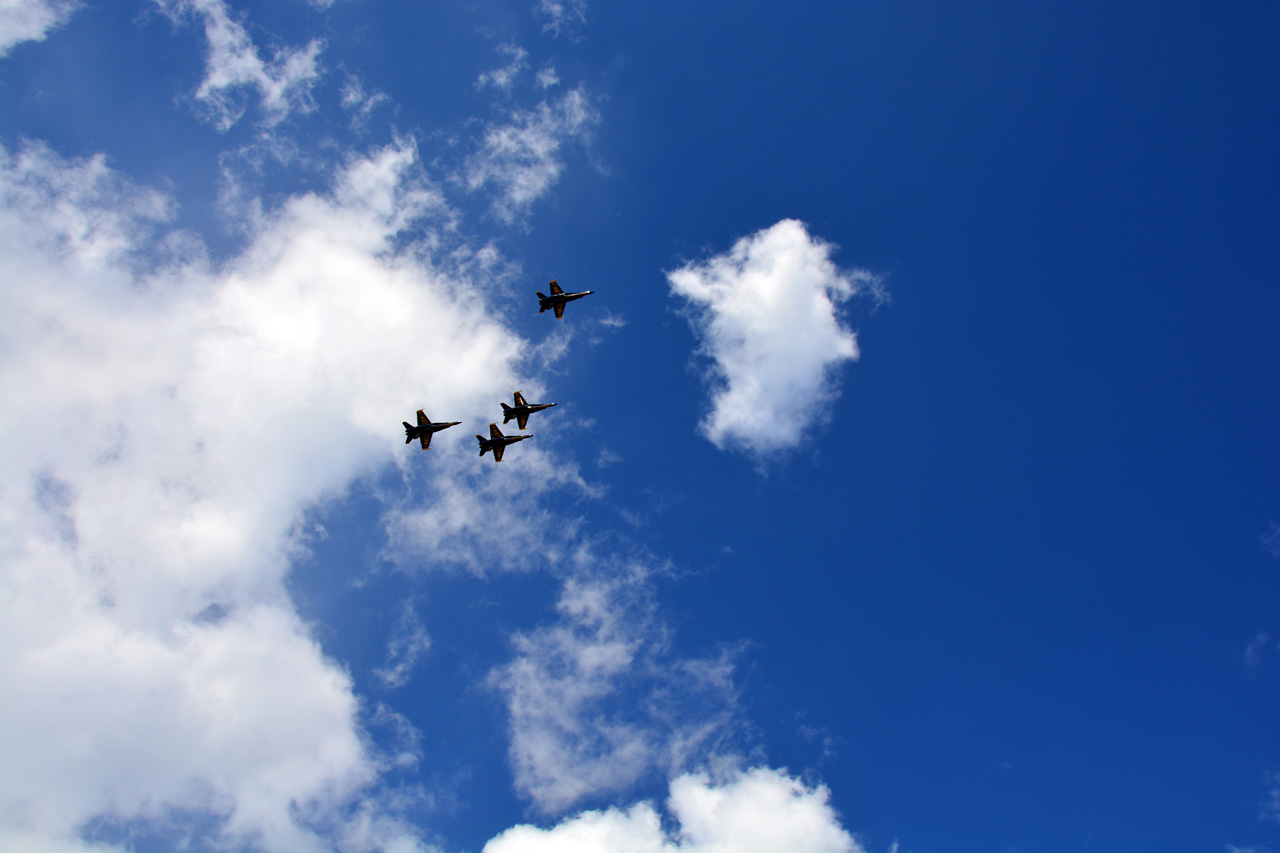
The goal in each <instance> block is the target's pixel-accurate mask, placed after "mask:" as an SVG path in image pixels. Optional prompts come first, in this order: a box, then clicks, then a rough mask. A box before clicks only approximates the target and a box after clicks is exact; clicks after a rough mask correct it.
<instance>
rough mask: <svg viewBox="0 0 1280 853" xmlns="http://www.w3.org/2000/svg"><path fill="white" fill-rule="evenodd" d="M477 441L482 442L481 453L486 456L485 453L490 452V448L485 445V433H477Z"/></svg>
mask: <svg viewBox="0 0 1280 853" xmlns="http://www.w3.org/2000/svg"><path fill="white" fill-rule="evenodd" d="M476 441H478V442H480V455H481V456H484V455H485V453H486V452H488V450H489V448H487V447H485V446H484V436H483V435H477V436H476Z"/></svg>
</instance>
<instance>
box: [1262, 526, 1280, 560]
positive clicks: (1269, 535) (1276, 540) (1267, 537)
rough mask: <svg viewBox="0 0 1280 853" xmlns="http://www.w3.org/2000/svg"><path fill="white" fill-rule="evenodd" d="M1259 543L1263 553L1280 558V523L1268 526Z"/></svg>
mask: <svg viewBox="0 0 1280 853" xmlns="http://www.w3.org/2000/svg"><path fill="white" fill-rule="evenodd" d="M1258 543H1259V545H1260V546H1261V548H1262V550H1263V551H1266V552H1267V553H1268V554H1270V555H1271V556H1273V557H1280V523H1277V522H1274V521H1273V522H1271V523H1270V524H1268V525H1267V532H1266V533H1264V534H1262V535H1261V536H1259V537H1258Z"/></svg>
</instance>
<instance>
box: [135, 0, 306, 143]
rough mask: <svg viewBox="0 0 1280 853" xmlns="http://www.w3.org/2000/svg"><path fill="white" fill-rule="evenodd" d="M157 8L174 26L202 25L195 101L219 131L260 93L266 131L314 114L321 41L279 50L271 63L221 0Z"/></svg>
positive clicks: (188, 0)
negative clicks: (203, 52)
mask: <svg viewBox="0 0 1280 853" xmlns="http://www.w3.org/2000/svg"><path fill="white" fill-rule="evenodd" d="M154 2H155V3H156V5H157V6H159V7H160V9H161V10H162V11H163V12H164V13H165V14H167V15H168V16H169V17H170V18H172V19H173V20H174V21H181V20H184V19H186V18H199V19H200V20H202V21H203V23H204V34H205V38H206V39H207V41H208V45H209V52H208V55H207V56H206V58H205V76H204V80H202V81H201V83H200V86H199V88H197V89H196V93H195V97H196V100H197V101H198V102H199V103H200V104H201V105H203V107H204V109H205V111H206V114H207V116H208V118H209V120H210V121H212V122H213V123H214V125H216V126H217V128H218V129H219V130H223V131H225V130H228V129H230V128H231V126H232V125H234V124H235V123H236V122H238V121H239V120H240V118H241V117H242V116H243V115H244V113H245V110H246V104H245V101H246V93H247V92H256V94H257V96H258V105H259V108H260V109H261V111H262V122H263V124H264V125H266V126H268V127H270V126H273V125H276V124H279V123H280V122H281V121H283V120H284V119H285V118H287V117H288V116H289V115H290V114H291V113H307V112H310V111H311V110H313V109H314V108H315V102H314V100H313V99H312V96H311V90H312V87H313V86H314V85H315V83H316V81H317V80H319V78H320V74H321V69H320V52H321V50H323V48H324V44H323V42H322V41H320V40H319V39H314V40H312V41H311V42H309V43H308V44H307V45H306V46H305V47H300V48H286V47H282V48H279V49H277V50H276V51H275V54H274V55H273V56H272V57H271V59H270V60H263V59H262V57H261V56H260V55H259V53H258V47H257V45H255V44H254V43H253V39H252V38H250V36H249V32H248V31H247V30H246V29H245V27H244V24H242V23H241V22H240V21H238V20H236V19H235V18H234V17H233V16H232V13H231V10H230V9H229V8H228V7H227V4H226V3H225V2H223V0H154Z"/></svg>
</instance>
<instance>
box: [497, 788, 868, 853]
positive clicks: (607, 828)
mask: <svg viewBox="0 0 1280 853" xmlns="http://www.w3.org/2000/svg"><path fill="white" fill-rule="evenodd" d="M667 811H668V812H669V813H670V815H671V817H672V818H673V820H674V823H675V824H677V827H678V828H675V829H674V830H673V831H672V832H670V833H668V832H667V831H666V830H664V828H663V825H662V820H661V817H660V816H659V814H658V812H657V811H656V810H655V809H654V808H653V806H651V805H649V804H648V803H641V804H639V805H635V806H632V807H631V808H630V809H627V810H625V811H624V810H621V809H616V808H613V809H608V810H606V811H596V812H585V813H583V814H581V815H578V816H576V817H573V818H570V819H568V820H565V821H564V822H562V823H560V824H558V825H556V826H554V827H552V828H550V829H540V828H538V827H535V826H517V827H513V828H511V829H509V830H507V831H506V832H504V833H502V834H501V835H499V836H498V837H497V838H495V839H493V840H492V841H490V842H489V843H488V844H486V845H485V848H484V853H862V850H863V848H862V847H861V846H860V845H859V844H858V843H857V842H856V841H855V840H854V839H853V837H852V836H850V835H849V833H848V832H846V831H845V830H844V829H843V828H842V827H841V826H840V821H839V819H838V818H837V817H836V815H835V812H834V811H833V810H832V808H831V806H830V805H829V804H828V803H827V789H826V788H824V787H822V786H818V787H817V788H808V787H806V786H805V785H804V784H803V783H801V782H800V781H799V780H797V779H793V778H791V777H789V776H787V775H786V774H785V773H783V772H780V771H777V770H770V769H767V768H757V769H755V770H752V771H750V772H747V773H745V774H741V775H739V776H737V777H736V778H734V779H732V780H730V781H728V782H725V783H722V784H716V783H714V782H712V781H711V780H710V779H708V778H707V777H706V776H705V775H702V774H690V775H685V776H681V777H679V778H677V779H675V780H674V781H672V783H671V795H670V797H669V798H668V801H667Z"/></svg>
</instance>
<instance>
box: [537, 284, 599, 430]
mask: <svg viewBox="0 0 1280 853" xmlns="http://www.w3.org/2000/svg"><path fill="white" fill-rule="evenodd" d="M593 293H595V291H594V290H584V291H582V292H581V293H565V292H564V291H563V290H561V289H560V285H558V284H556V283H555V282H554V281H553V282H551V295H550V296H547V295H546V294H545V293H542V292H541V291H539V292H538V313H539V314H541V313H542V312H543V311H546V310H547V309H548V308H554V309H555V310H556V319H557V320H559V319H562V318H563V317H564V304H565V303H566V302H572V301H573V300H575V299H581V298H582V297H584V296H590V295H591V294H593ZM521 429H523V427H521Z"/></svg>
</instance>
